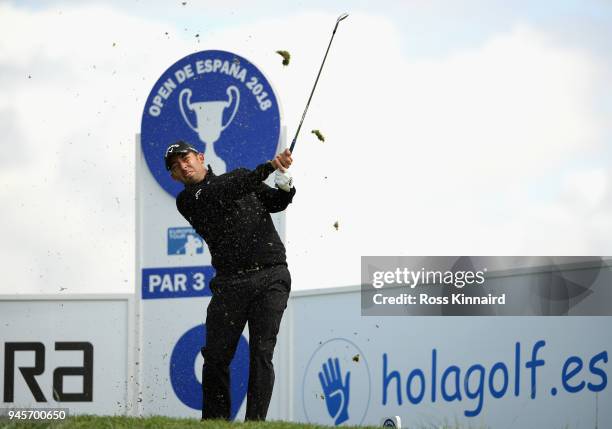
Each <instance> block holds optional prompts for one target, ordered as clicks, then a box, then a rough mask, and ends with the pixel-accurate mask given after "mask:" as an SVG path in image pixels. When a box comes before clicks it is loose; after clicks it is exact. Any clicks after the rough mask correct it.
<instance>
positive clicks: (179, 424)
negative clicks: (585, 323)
mask: <svg viewBox="0 0 612 429" xmlns="http://www.w3.org/2000/svg"><path fill="white" fill-rule="evenodd" d="M0 428H2V429H4V428H16V429H17V428H18V429H22V428H56V429H77V428H78V429H127V428H142V429H145V428H146V429H154V428H155V429H157V428H160V429H161V428H163V429H165V428H170V429H179V428H181V429H182V428H199V429H202V428H204V429H330V428H333V426H320V425H310V424H302V423H288V422H281V421H269V422H248V423H235V422H227V421H224V420H212V421H210V420H209V421H206V422H201V421H200V420H197V419H176V418H170V417H147V418H139V417H109V416H75V417H69V418H68V419H66V420H64V421H56V422H52V421H45V422H34V421H8V420H6V419H3V420H0ZM342 428H343V429H344V428H347V429H351V428H359V429H367V428H371V429H374V428H373V427H371V426H370V427H368V426H342ZM413 428H414V429H462V428H465V429H468V427H461V426H458V425H442V426H439V425H426V426H416V427H414V426H412V427H410V428H408V427H404V429H413ZM470 428H475V429H483V428H484V427H483V426H472V427H470Z"/></svg>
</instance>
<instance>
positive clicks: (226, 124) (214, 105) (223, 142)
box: [140, 50, 281, 196]
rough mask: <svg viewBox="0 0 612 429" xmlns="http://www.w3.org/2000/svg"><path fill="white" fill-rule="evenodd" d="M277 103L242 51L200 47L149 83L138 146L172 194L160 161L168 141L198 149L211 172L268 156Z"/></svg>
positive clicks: (174, 191) (176, 187)
mask: <svg viewBox="0 0 612 429" xmlns="http://www.w3.org/2000/svg"><path fill="white" fill-rule="evenodd" d="M280 119H281V118H280V108H279V105H278V101H277V99H276V96H275V95H274V91H273V90H272V86H271V85H270V83H269V82H268V80H267V79H266V78H265V76H264V75H263V73H262V72H261V71H259V70H258V69H257V67H255V66H254V65H253V64H252V63H251V62H249V61H247V60H246V59H244V58H243V57H241V56H239V55H236V54H233V53H231V52H226V51H216V50H215V51H213V50H211V51H201V52H196V53H194V54H191V55H188V56H186V57H184V58H182V59H180V60H179V61H177V62H176V63H174V64H173V65H172V66H171V67H170V68H168V70H166V71H165V72H164V74H163V75H162V76H161V77H160V78H159V80H158V81H157V82H156V83H155V85H154V86H153V89H152V90H151V92H150V94H149V97H148V98H147V102H146V105H145V109H144V112H143V115H142V124H141V135H140V139H141V146H142V152H143V154H144V157H145V160H146V162H147V165H148V167H149V170H150V171H151V173H152V174H153V177H155V179H156V180H157V182H158V183H159V184H160V185H161V187H162V188H164V189H165V190H166V191H168V192H169V193H170V194H171V195H173V196H176V195H178V193H179V192H180V191H181V190H182V189H183V185H182V184H180V183H178V182H175V181H174V180H173V179H172V178H171V177H170V174H169V173H168V171H166V167H165V163H164V153H165V150H166V148H167V147H168V145H170V144H172V143H174V142H176V141H177V140H184V141H186V142H188V143H190V144H191V145H193V146H194V147H195V148H196V149H198V150H199V151H201V152H203V153H204V157H205V159H204V163H205V164H210V165H211V167H212V169H213V172H214V173H215V174H217V175H219V174H223V173H226V172H228V171H231V170H233V169H235V168H238V167H246V168H251V169H252V168H255V167H256V166H257V165H258V164H260V163H262V162H264V161H266V160H268V159H272V158H273V157H274V155H275V153H276V149H277V147H278V142H279V136H280Z"/></svg>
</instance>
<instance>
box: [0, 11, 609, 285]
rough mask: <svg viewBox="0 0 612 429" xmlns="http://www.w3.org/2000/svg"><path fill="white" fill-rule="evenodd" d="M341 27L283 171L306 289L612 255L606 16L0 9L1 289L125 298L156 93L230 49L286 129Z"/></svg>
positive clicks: (291, 237)
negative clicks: (491, 260) (394, 268)
mask: <svg viewBox="0 0 612 429" xmlns="http://www.w3.org/2000/svg"><path fill="white" fill-rule="evenodd" d="M183 3H185V4H183ZM343 12H348V13H349V14H350V16H349V18H348V19H347V20H345V21H343V22H342V24H341V26H340V28H339V30H338V33H337V34H336V36H335V38H334V42H333V46H332V48H331V51H330V54H329V57H328V59H327V62H326V65H325V69H324V71H323V74H322V77H321V80H320V82H319V85H318V87H317V91H316V93H315V96H314V98H313V101H312V103H311V106H310V108H309V111H308V116H307V118H306V121H305V123H304V127H303V130H302V134H301V139H300V140H299V145H298V147H297V148H296V151H295V156H294V165H293V166H292V168H291V169H292V172H293V176H294V180H295V186H296V188H297V190H298V193H297V195H296V198H295V200H294V202H293V204H292V205H291V206H290V207H289V209H288V210H287V236H286V239H287V242H286V244H287V257H288V263H289V266H290V269H291V273H292V278H293V285H292V287H293V289H294V290H301V289H312V288H327V287H336V286H345V285H356V284H359V283H360V278H359V276H360V257H361V256H366V255H413V256H427V255H610V254H612V227H611V219H612V175H611V173H610V168H609V166H610V162H611V161H612V54H611V52H612V3H610V2H608V1H605V0H585V1H578V0H576V1H552V0H550V1H538V2H532V1H484V0H482V1H480V0H474V1H456V0H448V1H443V0H430V1H425V0H406V1H381V2H365V1H357V2H354V1H352V2H348V1H339V2H323V1H313V2H295V1H289V2H280V1H279V2H274V1H262V2H248V1H242V0H241V1H236V2H232V3H231V5H230V6H228V4H227V2H218V1H193V0H187V1H163V2H162V1H142V0H138V1H106V2H103V1H53V0H52V1H46V2H36V1H19V2H17V1H14V2H13V1H0V94H2V95H1V96H0V129H1V130H2V143H1V144H2V149H3V150H2V152H1V154H0V199H1V201H2V214H1V218H0V220H1V222H0V236H1V237H2V241H1V242H0V260H1V261H2V277H3V281H2V282H0V294H13V293H45V294H54V293H107V292H108V293H130V292H133V291H134V282H135V266H134V254H135V249H134V246H135V239H134V237H135V232H134V231H135V197H136V196H135V183H134V180H135V172H134V170H135V160H134V154H135V148H134V144H135V135H136V134H137V133H138V132H139V131H140V121H141V117H142V112H143V109H144V102H145V100H146V98H147V96H148V94H149V92H150V91H151V89H152V87H153V85H154V83H155V82H156V80H157V79H158V78H159V76H161V74H162V73H163V72H164V71H165V70H166V69H167V68H168V67H169V66H170V65H172V64H173V63H174V62H175V61H177V60H179V59H180V58H183V57H185V56H187V55H189V54H191V53H194V52H197V51H201V50H207V49H222V50H227V51H232V52H235V53H238V54H239V55H242V56H243V57H245V58H247V59H249V60H250V61H251V62H253V63H254V64H256V65H257V66H258V68H259V69H260V70H262V71H263V72H264V73H265V75H266V76H267V78H268V80H269V81H270V82H271V83H272V85H273V87H274V88H275V91H276V96H277V98H278V99H280V103H281V105H282V124H283V125H284V126H286V127H287V132H288V134H289V135H290V136H291V135H293V133H294V132H295V129H296V127H297V124H298V122H299V119H300V117H301V114H302V110H303V108H304V103H305V101H306V99H307V97H308V94H309V91H310V88H311V85H312V83H313V82H314V77H315V76H316V72H317V70H318V67H319V65H320V61H321V59H322V56H323V53H324V51H325V48H326V46H327V43H328V41H329V37H330V35H331V30H332V28H333V25H334V23H335V19H336V17H337V16H338V15H340V14H341V13H343ZM279 49H284V50H287V51H289V52H291V63H290V66H288V67H283V66H282V65H281V60H282V59H281V58H280V57H279V56H278V55H277V54H276V53H275V51H276V50H279ZM315 128H316V129H320V130H321V131H322V132H323V134H324V135H325V137H326V141H325V142H324V143H320V142H318V141H317V140H316V139H315V138H314V136H312V135H311V134H310V133H308V131H309V130H311V129H315ZM304 130H306V132H304ZM336 221H337V222H338V225H339V228H338V230H336V228H334V226H333V225H334V223H335V222H336Z"/></svg>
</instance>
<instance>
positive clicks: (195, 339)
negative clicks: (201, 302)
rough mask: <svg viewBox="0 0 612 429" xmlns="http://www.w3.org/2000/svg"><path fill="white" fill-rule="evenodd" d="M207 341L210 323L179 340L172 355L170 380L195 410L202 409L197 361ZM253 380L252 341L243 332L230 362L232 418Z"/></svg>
mask: <svg viewBox="0 0 612 429" xmlns="http://www.w3.org/2000/svg"><path fill="white" fill-rule="evenodd" d="M205 343H206V325H198V326H195V327H193V328H191V329H190V330H188V331H187V332H185V333H184V334H183V335H182V336H181V338H180V339H179V340H178V341H177V343H176V345H175V346H174V349H173V350H172V356H171V357H170V383H171V384H172V389H173V390H174V393H175V394H176V396H177V398H179V400H180V401H181V402H182V403H183V404H185V405H187V406H188V407H190V408H193V409H194V410H201V409H202V403H203V402H202V401H203V394H202V383H200V381H199V380H198V378H197V376H196V373H195V362H196V359H197V358H198V355H199V354H200V351H201V349H202V346H203V345H204V344H205ZM248 384H249V343H248V342H247V340H246V339H245V338H244V337H243V336H242V335H241V336H240V340H239V341H238V347H237V348H236V353H235V354H234V358H233V359H232V362H231V364H230V397H231V398H232V400H231V409H230V414H231V415H230V417H231V419H232V420H233V419H235V418H236V414H238V410H239V409H240V406H241V405H242V402H243V401H244V398H245V397H246V393H247V388H248Z"/></svg>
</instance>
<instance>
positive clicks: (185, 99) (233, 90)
mask: <svg viewBox="0 0 612 429" xmlns="http://www.w3.org/2000/svg"><path fill="white" fill-rule="evenodd" d="M225 92H226V94H227V96H228V97H229V98H228V100H227V101H225V100H219V101H196V102H192V101H191V96H192V95H193V93H192V91H191V89H189V88H184V89H183V90H182V91H181V92H180V94H179V97H178V103H179V107H180V110H181V114H182V115H183V119H184V120H185V122H186V123H187V125H189V128H191V129H192V130H193V131H195V132H196V133H197V134H198V137H199V138H200V140H201V141H202V142H203V143H204V158H205V162H206V163H207V164H210V166H211V167H212V169H213V171H214V172H215V174H223V173H225V172H227V165H226V163H225V161H224V160H223V159H222V158H221V157H220V156H218V155H217V153H216V152H215V146H214V144H215V142H217V140H219V137H221V133H222V132H223V130H225V129H226V128H227V127H228V126H229V125H230V124H231V123H232V121H233V120H234V117H235V116H236V112H237V111H238V106H239V105H240V91H239V90H238V88H237V87H235V86H234V85H231V86H229V87H228V88H227V90H226V91H225ZM234 100H235V101H234ZM232 102H233V103H234V108H233V109H234V110H233V111H232V114H231V116H230V118H229V119H228V120H227V122H226V123H225V124H224V123H223V112H225V109H227V108H229V107H230V106H231V105H232ZM186 110H187V112H193V114H195V118H196V120H195V125H194V124H193V123H192V122H191V120H190V119H189V115H188V114H187V112H186Z"/></svg>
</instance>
